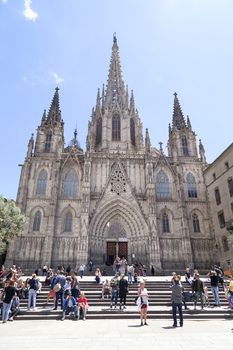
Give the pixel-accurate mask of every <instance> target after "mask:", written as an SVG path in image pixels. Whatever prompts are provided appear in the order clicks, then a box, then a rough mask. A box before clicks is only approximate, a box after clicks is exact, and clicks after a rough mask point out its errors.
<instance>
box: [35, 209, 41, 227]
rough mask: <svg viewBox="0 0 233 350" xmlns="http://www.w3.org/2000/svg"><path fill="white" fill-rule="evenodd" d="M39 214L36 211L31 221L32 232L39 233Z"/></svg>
mask: <svg viewBox="0 0 233 350" xmlns="http://www.w3.org/2000/svg"><path fill="white" fill-rule="evenodd" d="M40 224H41V212H40V211H39V210H37V212H36V214H35V216H34V220H33V231H40Z"/></svg>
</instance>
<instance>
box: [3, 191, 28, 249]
mask: <svg viewBox="0 0 233 350" xmlns="http://www.w3.org/2000/svg"><path fill="white" fill-rule="evenodd" d="M24 222H25V216H24V215H23V214H21V211H20V209H19V208H17V207H16V205H15V202H14V201H13V200H7V199H5V198H3V197H2V196H0V253H4V252H5V251H6V247H7V244H8V242H9V241H10V240H12V239H13V238H15V237H16V236H18V234H20V233H21V232H22V229H23V224H24Z"/></svg>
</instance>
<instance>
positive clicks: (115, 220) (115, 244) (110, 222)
mask: <svg viewBox="0 0 233 350" xmlns="http://www.w3.org/2000/svg"><path fill="white" fill-rule="evenodd" d="M148 239H149V234H148V227H147V224H146V222H145V220H144V218H143V217H142V215H141V212H140V210H139V209H138V208H137V205H132V203H130V202H128V201H125V200H123V199H122V198H121V199H117V200H114V201H111V202H105V205H102V206H99V207H98V209H97V210H96V214H95V216H94V217H93V218H92V220H91V222H90V226H89V256H90V257H91V258H92V259H93V261H94V262H95V264H100V265H101V264H105V263H107V264H112V262H113V260H114V258H115V256H116V255H119V256H125V257H126V258H127V260H128V262H129V263H132V262H133V261H134V262H135V261H139V262H142V263H144V264H146V262H147V261H148V259H149V244H148ZM145 244H146V246H147V253H146V254H145V251H144V250H143V249H142V247H143V246H144V245H145ZM90 252H91V255H90Z"/></svg>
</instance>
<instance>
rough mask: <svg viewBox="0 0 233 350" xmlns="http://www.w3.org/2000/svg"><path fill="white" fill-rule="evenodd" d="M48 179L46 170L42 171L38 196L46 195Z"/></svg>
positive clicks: (38, 185) (37, 187)
mask: <svg viewBox="0 0 233 350" xmlns="http://www.w3.org/2000/svg"><path fill="white" fill-rule="evenodd" d="M47 178H48V174H47V171H46V170H44V169H43V170H41V171H40V173H39V176H38V179H37V184H36V194H37V195H45V193H46V187H47Z"/></svg>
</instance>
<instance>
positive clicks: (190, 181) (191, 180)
mask: <svg viewBox="0 0 233 350" xmlns="http://www.w3.org/2000/svg"><path fill="white" fill-rule="evenodd" d="M186 181H187V190H188V197H189V198H197V185H196V180H195V177H194V176H193V174H191V173H188V175H187V178H186Z"/></svg>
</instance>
